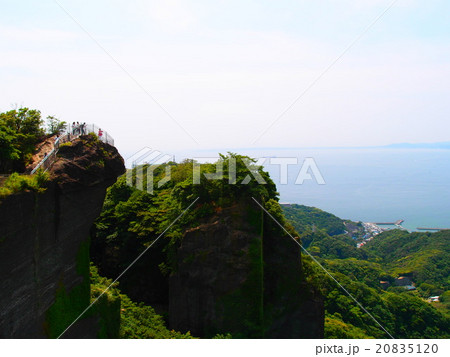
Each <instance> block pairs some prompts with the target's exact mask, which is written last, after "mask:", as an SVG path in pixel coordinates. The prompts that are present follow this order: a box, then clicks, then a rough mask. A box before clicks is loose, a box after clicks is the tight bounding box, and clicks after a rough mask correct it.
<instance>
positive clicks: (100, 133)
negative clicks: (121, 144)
mask: <svg viewBox="0 0 450 357" xmlns="http://www.w3.org/2000/svg"><path fill="white" fill-rule="evenodd" d="M98 138H99V139H100V140H102V139H103V130H102V129H101V128H98Z"/></svg>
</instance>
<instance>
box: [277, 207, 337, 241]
mask: <svg viewBox="0 0 450 357" xmlns="http://www.w3.org/2000/svg"><path fill="white" fill-rule="evenodd" d="M281 207H282V208H283V212H284V215H285V217H286V219H287V220H289V221H290V222H291V223H292V225H293V226H294V228H295V229H296V231H297V232H305V231H314V230H325V232H326V233H327V234H329V235H330V236H335V235H338V234H342V233H344V231H345V225H344V223H343V221H342V219H340V218H339V217H336V216H335V215H334V214H331V213H328V212H325V211H322V210H320V209H318V208H315V207H308V206H303V205H297V204H289V205H286V204H284V205H281Z"/></svg>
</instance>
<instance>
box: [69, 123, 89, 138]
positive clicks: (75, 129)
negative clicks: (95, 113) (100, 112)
mask: <svg viewBox="0 0 450 357" xmlns="http://www.w3.org/2000/svg"><path fill="white" fill-rule="evenodd" d="M86 134H87V133H86V123H81V124H80V123H79V122H76V123H75V122H73V123H72V135H86Z"/></svg>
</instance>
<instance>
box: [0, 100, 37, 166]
mask: <svg viewBox="0 0 450 357" xmlns="http://www.w3.org/2000/svg"><path fill="white" fill-rule="evenodd" d="M42 123H43V122H42V119H41V112H40V111H39V110H35V109H28V108H20V109H14V110H10V111H8V112H5V113H0V171H1V172H12V171H18V172H21V171H24V170H25V166H26V165H27V164H28V163H29V162H30V160H31V157H32V155H33V153H34V150H35V146H36V144H37V143H38V142H39V140H41V139H42V138H43V136H44V135H45V133H44V130H43V129H42Z"/></svg>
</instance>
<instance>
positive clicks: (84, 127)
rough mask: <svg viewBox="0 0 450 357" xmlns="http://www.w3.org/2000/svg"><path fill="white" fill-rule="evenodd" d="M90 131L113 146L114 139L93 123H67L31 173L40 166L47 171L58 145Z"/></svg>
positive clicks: (54, 157) (52, 161) (53, 159)
mask: <svg viewBox="0 0 450 357" xmlns="http://www.w3.org/2000/svg"><path fill="white" fill-rule="evenodd" d="M90 133H94V134H95V135H97V136H98V138H99V140H100V141H103V142H104V143H107V144H109V145H112V146H114V139H113V138H112V137H111V136H110V135H109V134H108V133H107V132H106V131H103V130H101V129H100V128H99V127H98V126H96V125H95V124H79V125H73V124H69V125H68V128H67V130H66V131H65V132H64V133H63V134H62V135H61V136H59V137H58V138H56V140H55V146H54V148H53V150H52V151H50V153H48V154H47V155H45V157H44V158H43V159H42V160H41V161H40V162H39V163H38V164H37V165H36V167H35V168H34V169H33V170H32V171H31V175H33V174H35V173H36V171H37V170H39V169H40V168H41V169H43V170H44V171H47V170H48V169H49V168H50V166H51V165H52V164H53V163H54V162H55V161H56V154H57V153H58V151H59V146H60V145H61V144H64V143H66V142H69V141H72V140H74V139H76V138H78V137H79V136H80V135H87V134H90Z"/></svg>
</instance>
